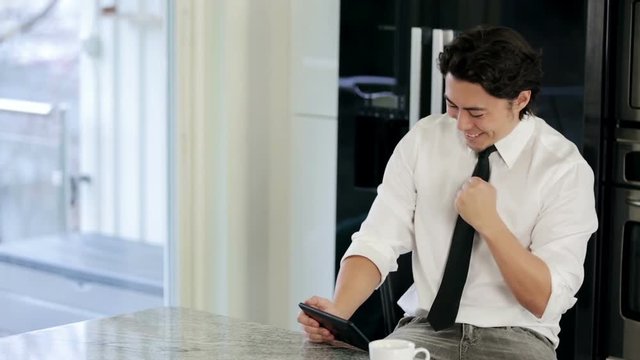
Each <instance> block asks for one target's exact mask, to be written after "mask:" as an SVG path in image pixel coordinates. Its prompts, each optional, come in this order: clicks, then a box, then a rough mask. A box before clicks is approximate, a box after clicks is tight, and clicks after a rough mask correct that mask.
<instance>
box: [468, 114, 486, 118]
mask: <svg viewBox="0 0 640 360" xmlns="http://www.w3.org/2000/svg"><path fill="white" fill-rule="evenodd" d="M469 115H471V117H474V118H481V117H483V116H484V114H474V113H469Z"/></svg>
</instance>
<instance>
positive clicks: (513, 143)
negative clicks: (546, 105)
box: [454, 115, 535, 168]
mask: <svg viewBox="0 0 640 360" xmlns="http://www.w3.org/2000/svg"><path fill="white" fill-rule="evenodd" d="M454 121H455V120H454ZM534 124H535V122H534V118H533V116H531V115H525V116H523V117H522V120H520V121H519V122H518V124H517V125H516V127H515V128H513V130H511V132H510V133H509V134H508V135H507V136H505V137H504V138H502V139H500V140H499V141H497V142H496V143H495V146H496V149H497V150H498V151H497V152H498V154H500V157H501V158H502V160H503V161H504V162H505V164H507V167H508V168H511V167H512V166H513V164H514V163H515V162H516V160H517V159H518V156H520V153H521V152H522V150H523V149H524V147H525V145H526V144H527V142H529V139H530V138H531V135H532V134H533V130H534V126H535V125H534ZM459 135H460V136H459V139H460V141H461V143H463V144H465V146H466V142H465V140H464V135H463V134H460V133H459ZM467 151H469V152H470V153H472V152H475V151H473V149H471V148H469V147H467Z"/></svg>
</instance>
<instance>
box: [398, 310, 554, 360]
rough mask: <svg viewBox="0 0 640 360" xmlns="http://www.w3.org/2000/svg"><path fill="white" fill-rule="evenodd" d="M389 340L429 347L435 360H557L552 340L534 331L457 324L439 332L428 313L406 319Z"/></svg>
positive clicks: (508, 327)
mask: <svg viewBox="0 0 640 360" xmlns="http://www.w3.org/2000/svg"><path fill="white" fill-rule="evenodd" d="M387 339H403V340H409V341H412V342H414V343H415V344H416V347H424V348H426V349H427V350H429V352H430V353H431V359H432V360H454V359H455V360H485V359H486V360H501V359H509V360H513V359H522V360H529V359H531V360H533V359H536V360H555V359H556V352H555V349H554V347H553V344H552V343H551V341H550V340H549V339H547V338H546V337H544V336H542V335H540V334H538V333H536V332H534V331H532V330H529V329H526V328H521V327H510V326H507V327H491V328H481V327H477V326H473V325H469V324H455V325H454V326H452V327H451V328H449V329H447V330H441V331H438V332H436V331H435V330H433V328H432V327H431V325H430V324H429V323H428V322H427V317H426V315H425V316H417V317H405V318H403V319H402V320H400V322H399V323H398V326H397V327H396V329H395V330H394V331H393V332H392V333H391V334H389V336H388V337H387Z"/></svg>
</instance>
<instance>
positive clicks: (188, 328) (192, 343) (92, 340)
mask: <svg viewBox="0 0 640 360" xmlns="http://www.w3.org/2000/svg"><path fill="white" fill-rule="evenodd" d="M0 359H12V360H19V359H33V360H35V359H68V360H72V359H91V360H94V359H95V360H98V359H100V360H107V359H154V360H155V359H185V360H186V359H194V360H196V359H220V360H224V359H229V360H231V359H234V360H235V359H280V360H287V359H332V360H341V359H368V354H367V353H366V352H363V351H360V350H357V349H352V348H347V347H341V346H332V345H327V344H314V343H310V342H308V341H306V340H305V337H304V335H303V334H302V333H300V332H294V331H290V330H285V329H280V328H277V327H274V326H268V325H262V324H258V323H253V322H247V321H241V320H236V319H231V318H228V317H224V316H218V315H213V314H210V313H207V312H203V311H197V310H191V309H186V308H169V307H163V308H156V309H150V310H144V311H139V312H135V313H132V314H127V315H120V316H115V317H109V318H103V319H95V320H88V321H83V322H78V323H73V324H69V325H63V326H58V327H53V328H49V329H44V330H38V331H32V332H28V333H23V334H18V335H14V336H9V337H5V338H0Z"/></svg>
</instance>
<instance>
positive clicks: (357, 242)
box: [342, 131, 417, 285]
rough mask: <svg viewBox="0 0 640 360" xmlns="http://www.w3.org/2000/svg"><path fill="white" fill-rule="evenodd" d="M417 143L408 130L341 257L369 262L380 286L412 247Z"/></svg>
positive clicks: (414, 134)
mask: <svg viewBox="0 0 640 360" xmlns="http://www.w3.org/2000/svg"><path fill="white" fill-rule="evenodd" d="M416 142H417V139H416V133H415V132H414V131H410V132H409V133H407V135H405V137H403V138H402V140H400V142H399V143H398V145H397V146H396V148H395V150H394V152H393V154H392V155H391V158H390V159H389V162H388V163H387V167H386V169H385V173H384V177H383V180H382V184H381V185H380V186H379V187H378V195H377V196H376V199H375V200H374V202H373V205H372V206H371V209H370V211H369V214H368V215H367V218H366V219H365V221H364V222H363V223H362V225H361V227H360V230H359V231H358V232H356V233H355V234H353V236H352V237H351V239H352V243H351V245H350V246H349V248H348V249H347V251H346V252H345V254H344V256H343V257H342V261H344V260H345V259H346V258H348V257H350V256H355V255H359V256H364V257H366V258H368V259H369V260H371V261H372V262H373V263H374V264H375V265H376V266H377V267H378V270H379V271H380V275H381V282H380V284H379V285H381V284H382V282H384V280H385V279H386V277H387V275H388V274H389V272H391V271H395V270H397V268H398V265H397V259H398V256H400V255H401V254H404V253H407V252H409V251H412V250H413V247H414V243H415V241H414V231H413V216H414V212H415V205H416V186H415V182H414V176H413V174H414V168H415V162H416V147H417V143H416Z"/></svg>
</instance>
